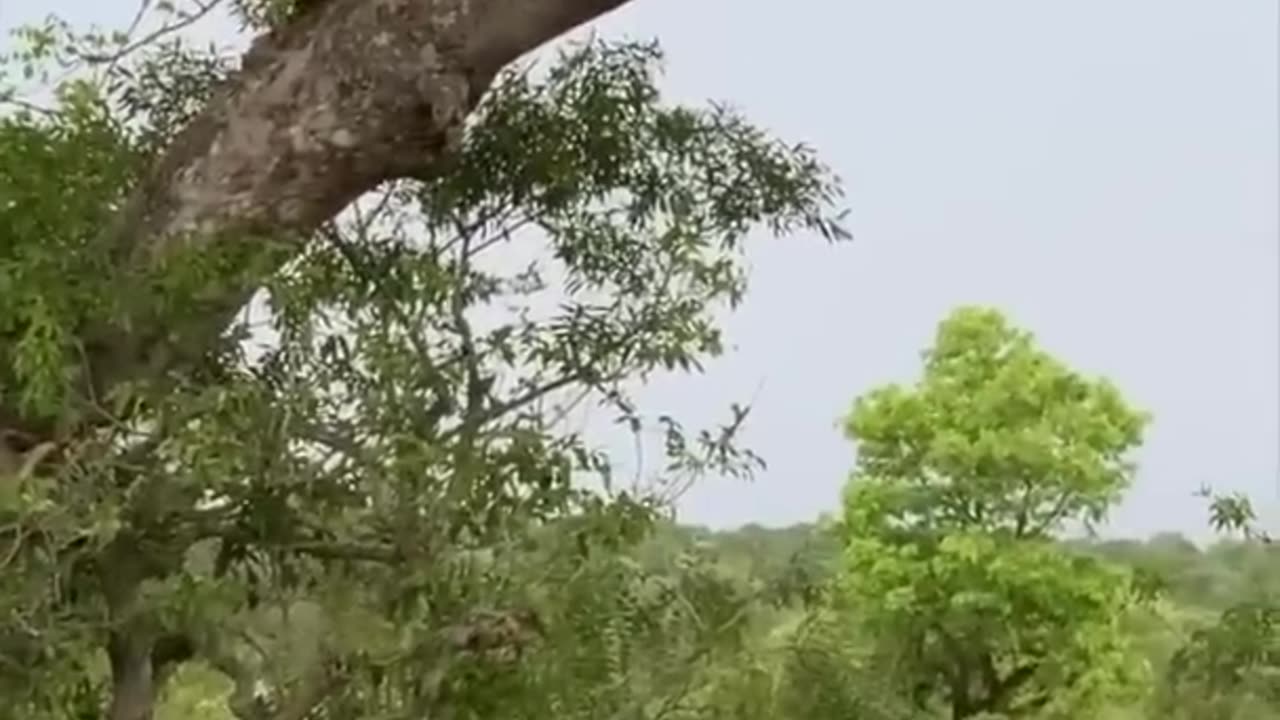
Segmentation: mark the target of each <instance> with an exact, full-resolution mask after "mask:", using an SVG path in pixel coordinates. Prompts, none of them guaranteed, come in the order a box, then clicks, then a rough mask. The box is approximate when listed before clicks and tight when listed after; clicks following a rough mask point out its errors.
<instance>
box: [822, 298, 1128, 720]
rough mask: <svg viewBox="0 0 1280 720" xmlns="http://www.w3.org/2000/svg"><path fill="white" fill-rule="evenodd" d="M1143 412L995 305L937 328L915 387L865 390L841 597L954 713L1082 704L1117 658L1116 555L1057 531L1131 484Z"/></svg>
mask: <svg viewBox="0 0 1280 720" xmlns="http://www.w3.org/2000/svg"><path fill="white" fill-rule="evenodd" d="M1145 423H1146V417H1145V415H1144V414H1143V413H1141V412H1139V411H1137V410H1134V409H1133V408H1131V407H1129V406H1128V405H1127V404H1126V403H1125V402H1124V400H1123V399H1122V398H1121V396H1120V393H1119V392H1118V391H1117V390H1116V389H1115V387H1113V386H1112V385H1111V384H1110V383H1108V382H1106V381H1105V380H1101V379H1090V378H1087V377H1085V376H1082V375H1080V374H1078V373H1076V372H1073V371H1072V370H1070V369H1069V368H1067V367H1066V366H1065V365H1063V364H1062V363H1061V362H1059V361H1058V360H1056V359H1054V358H1053V357H1051V356H1050V355H1049V354H1047V353H1046V352H1044V351H1043V350H1041V349H1039V348H1038V347H1037V346H1036V345H1035V343H1034V341H1033V338H1032V336H1031V335H1030V334H1028V333H1026V332H1023V331H1020V330H1018V329H1016V328H1014V327H1013V326H1011V325H1010V324H1009V323H1008V322H1007V321H1006V319H1005V318H1004V317H1003V316H1002V315H1001V314H1000V313H999V312H997V311H994V310H988V309H980V308H961V309H959V310H957V311H955V312H954V313H953V314H951V315H950V316H949V317H948V318H946V319H945V320H944V321H943V322H942V323H941V325H940V326H939V328H938V332H937V336H936V340H935V342H934V345H933V347H932V348H930V349H929V350H928V351H927V352H926V353H925V355H924V373H923V377H922V378H921V379H920V380H919V381H918V382H917V383H916V384H915V385H913V386H910V387H905V386H901V385H889V386H886V387H882V388H879V389H876V390H874V391H872V392H869V393H867V394H866V395H864V396H863V397H861V398H859V399H858V400H857V402H856V403H855V405H854V408H853V411H852V413H851V414H850V415H849V417H848V420H847V422H846V431H847V434H848V435H849V437H850V438H852V439H853V440H854V441H855V442H856V444H857V451H858V456H857V466H856V469H855V471H854V473H853V476H852V478H851V480H850V483H849V486H848V488H847V491H846V494H845V501H844V516H843V520H842V523H843V525H842V530H843V533H844V536H845V540H846V549H845V565H844V574H843V578H842V580H841V588H842V591H843V595H842V596H841V597H842V599H843V601H845V602H847V603H848V604H849V605H850V608H851V610H850V611H851V612H852V613H854V614H855V616H857V617H860V618H863V619H864V620H865V622H866V623H867V625H868V626H869V627H870V628H871V631H872V633H873V634H874V636H876V637H877V638H879V639H880V640H881V641H882V642H883V643H886V644H890V645H892V646H893V648H894V651H893V652H894V654H895V656H896V657H897V658H898V660H897V662H896V663H895V666H897V667H902V668H904V670H903V673H904V674H903V678H904V682H905V683H906V684H907V687H906V690H907V691H908V692H911V693H912V694H913V695H914V696H915V697H916V699H917V701H918V702H919V704H921V705H922V706H934V705H940V706H943V707H945V708H946V711H947V712H948V713H949V715H950V717H952V718H955V719H956V720H959V719H960V718H969V717H977V716H980V715H982V714H984V713H986V714H995V715H997V716H999V715H1003V716H1008V717H1030V716H1036V715H1037V714H1045V713H1053V712H1057V711H1063V712H1073V713H1081V712H1086V709H1085V708H1087V706H1088V704H1089V703H1090V702H1091V701H1093V700H1095V699H1097V698H1098V697H1099V696H1100V695H1101V694H1103V691H1104V690H1106V689H1107V688H1108V687H1110V686H1111V685H1113V684H1114V682H1115V681H1116V680H1117V678H1116V677H1114V676H1115V674H1116V673H1118V672H1119V671H1120V670H1121V669H1123V667H1124V665H1125V660H1126V652H1127V650H1126V645H1125V642H1124V638H1123V633H1122V632H1121V631H1120V622H1121V620H1122V616H1123V614H1124V613H1125V611H1126V609H1127V608H1129V607H1130V606H1131V605H1132V604H1133V603H1134V602H1135V601H1137V600H1138V599H1139V598H1140V597H1141V593H1140V592H1139V588H1138V587H1137V586H1135V584H1134V583H1132V582H1131V579H1130V577H1129V575H1128V573H1126V572H1125V571H1123V570H1120V569H1118V568H1116V567H1112V566H1109V565H1107V564H1105V563H1104V562H1102V561H1100V560H1097V559H1093V558H1090V557H1087V556H1085V555H1083V554H1076V553H1072V552H1069V551H1068V550H1066V549H1065V548H1063V547H1062V546H1061V545H1059V544H1058V543H1056V542H1055V540H1054V533H1055V532H1057V531H1059V530H1061V529H1062V528H1063V526H1064V525H1065V524H1066V523H1068V522H1072V521H1075V522H1083V523H1086V524H1088V523H1092V522H1096V521H1098V520H1100V519H1102V517H1103V516H1104V514H1105V513H1106V511H1107V509H1108V508H1109V507H1110V506H1111V505H1113V504H1114V503H1115V502H1116V501H1117V500H1118V499H1119V498H1120V497H1121V495H1122V493H1123V492H1124V490H1125V488H1126V487H1127V486H1128V484H1129V482H1130V479H1131V476H1132V473H1133V465H1132V464H1131V462H1130V461H1129V459H1128V455H1129V453H1130V451H1132V450H1133V449H1134V448H1135V447H1137V446H1138V444H1139V442H1140V440H1141V437H1142V431H1143V427H1144V425H1145Z"/></svg>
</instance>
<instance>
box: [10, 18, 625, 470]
mask: <svg viewBox="0 0 1280 720" xmlns="http://www.w3.org/2000/svg"><path fill="white" fill-rule="evenodd" d="M626 2H627V0H319V2H317V3H316V7H315V8H313V9H309V10H308V11H307V12H306V13H304V14H302V15H301V16H299V17H298V18H297V20H295V21H293V22H291V23H289V24H287V25H286V26H284V27H282V28H280V29H278V30H276V31H274V32H272V33H270V34H267V35H264V36H262V37H260V38H258V39H257V40H256V41H255V42H254V43H253V46H252V48H251V49H250V51H249V52H248V53H247V54H246V56H245V58H244V62H243V66H242V69H241V71H240V72H239V73H238V74H237V76H236V77H235V78H234V79H233V80H232V81H231V82H229V83H228V85H227V86H226V87H224V88H222V89H221V90H220V91H219V92H218V93H217V94H216V95H215V97H214V98H213V100H211V101H210V103H209V104H208V106H207V107H205V108H204V109H203V111H202V112H201V113H200V114H199V115H198V116H197V117H196V118H195V119H194V121H193V122H192V123H191V124H190V125H189V126H188V127H186V128H185V129H184V130H183V131H182V132H181V133H180V134H179V135H178V137H177V138H176V139H175V140H174V141H173V142H172V143H171V145H170V146H169V147H168V148H167V150H166V151H165V152H164V153H163V154H162V155H161V156H160V157H159V158H158V159H157V161H156V162H155V163H154V165H153V167H152V168H151V170H150V172H149V174H148V175H147V177H146V179H145V180H144V182H142V183H141V184H140V185H139V187H137V188H136V189H135V191H134V193H133V195H132V197H131V198H130V201H129V202H128V203H127V205H126V207H125V208H124V210H123V211H122V212H121V213H120V215H119V217H118V222H117V223H116V224H115V226H114V227H113V228H111V229H110V230H109V232H110V235H109V237H108V240H109V244H108V247H109V248H110V249H111V253H112V258H113V265H114V268H115V272H116V273H117V277H118V278H119V280H120V285H119V287H120V292H121V293H130V292H133V293H135V294H136V291H135V290H134V288H135V287H136V286H137V283H138V278H140V277H141V276H144V275H146V274H149V273H152V272H155V271H157V270H158V269H163V268H164V267H165V261H166V260H172V259H173V258H174V256H175V253H177V252H180V251H183V250H187V251H194V252H195V253H197V256H204V257H214V256H216V257H218V258H220V259H222V260H223V261H224V262H228V261H229V262H232V263H233V264H234V265H235V266H236V267H234V268H232V269H233V270H238V271H241V272H240V273H239V274H235V273H233V274H232V278H233V279H228V278H227V277H224V278H223V279H222V280H221V281H218V282H217V283H216V284H213V285H210V286H207V287H201V288H194V289H193V290H192V297H191V298H181V299H180V300H182V301H188V300H189V301H190V302H185V304H184V303H183V302H179V303H178V304H179V305H180V306H191V305H192V304H193V303H194V302H195V300H196V298H199V303H200V305H199V312H198V316H197V317H196V318H195V319H194V321H184V322H183V323H182V324H181V326H174V325H173V322H172V320H171V318H166V317H163V316H161V315H160V314H158V313H157V312H156V311H155V310H154V307H153V303H152V302H150V301H148V300H147V299H146V298H145V297H140V298H139V299H138V300H137V301H136V302H134V303H133V304H131V305H129V306H128V310H127V312H126V313H125V314H126V316H125V317H121V318H118V319H117V320H116V321H115V322H112V323H110V324H109V325H106V326H102V327H96V328H89V329H87V330H86V331H84V337H81V338H80V340H81V344H82V346H83V350H84V353H83V355H84V358H85V360H84V364H83V366H82V368H81V373H80V378H79V380H80V384H81V390H82V393H83V395H84V396H85V397H95V398H103V397H105V396H106V394H107V393H108V391H110V390H111V389H112V388H114V387H117V386H118V385H119V384H121V383H122V382H126V381H130V380H135V379H145V378H148V377H159V376H160V375H162V374H163V373H165V372H166V371H169V370H173V369H177V368H181V367H183V366H184V365H186V364H188V363H191V362H193V361H194V360H195V359H197V358H199V357H201V356H202V355H203V354H204V353H205V352H207V351H208V350H209V349H210V348H211V346H212V345H213V344H214V343H215V342H216V341H217V340H218V338H219V336H220V334H221V333H222V332H223V331H224V330H225V328H226V327H227V325H228V323H229V322H230V320H231V318H232V317H233V316H234V314H235V312H236V311H237V310H238V309H239V308H241V307H243V305H244V303H245V302H247V300H248V298H249V296H250V295H251V293H252V292H253V290H254V288H255V287H256V286H258V285H259V284H260V281H261V280H262V277H263V275H264V274H265V273H268V272H270V271H271V270H274V269H275V268H278V267H279V266H280V265H281V264H282V263H283V262H285V261H286V260H287V259H288V258H289V257H290V256H291V255H292V254H296V253H297V251H298V250H299V249H300V248H301V244H302V243H303V242H304V241H305V240H306V239H307V238H308V237H310V236H311V234H312V233H313V232H314V231H315V230H316V229H317V228H318V227H319V226H320V224H321V223H323V222H324V221H326V220H328V219H330V218H332V217H333V216H335V215H336V214H337V213H338V212H340V211H341V210H342V209H343V208H344V207H345V206H346V205H347V204H348V203H350V202H351V201H352V200H354V199H355V198H356V197H358V196H360V195H361V194H363V193H364V192H366V191H368V190H371V189H373V188H374V187H376V186H377V185H378V184H380V183H381V182H383V181H385V180H388V179H393V178H400V177H420V176H424V175H428V174H430V173H432V172H433V171H436V170H438V169H439V167H440V165H441V160H442V158H443V157H444V156H445V155H446V153H447V151H448V148H449V147H450V144H451V143H452V142H455V141H456V140H457V139H458V137H459V136H460V133H461V128H462V122H463V120H464V118H465V116H466V115H467V113H468V112H470V111H471V110H472V109H473V108H474V107H475V105H476V102H477V101H478V100H479V98H480V96H481V95H482V94H483V92H484V91H485V90H486V89H487V88H488V86H489V84H490V82H491V81H492V79H493V77H494V76H495V75H496V73H497V72H498V71H499V70H501V68H502V67H503V66H504V65H506V64H508V63H509V62H511V61H513V60H515V59H516V58H518V57H519V56H521V55H523V54H524V53H526V52H528V51H530V50H532V49H534V48H536V47H538V46H539V45H541V44H543V43H545V42H547V41H549V40H551V39H553V38H555V37H557V36H559V35H560V34H562V33H564V32H566V31H568V30H570V29H572V28H574V27H575V26H577V25H579V24H581V23H584V22H586V21H588V20H591V19H593V18H595V17H597V16H600V15H602V14H604V13H606V12H609V11H610V10H613V9H614V8H616V7H619V6H621V5H623V4H625V3H626ZM268 241H270V242H272V243H274V244H279V245H280V248H279V249H280V252H278V253H276V254H274V255H272V256H271V261H270V262H269V263H268V264H267V265H266V266H265V267H263V266H262V265H260V263H261V261H262V254H263V253H262V247H263V246H264V245H265V244H266V243H267V242H268ZM171 300H172V298H171ZM91 421H92V416H91V413H90V408H89V407H88V404H87V403H86V406H85V407H81V408H73V409H72V411H71V417H70V418H62V421H61V422H60V423H58V425H59V426H60V427H61V431H60V432H63V433H67V432H74V431H75V428H79V427H82V425H83V423H85V422H91ZM54 434H55V429H54V423H53V422H52V421H42V420H37V419H34V418H31V417H24V416H23V414H22V413H21V412H19V411H18V410H17V409H16V408H13V407H0V440H3V441H4V442H5V443H7V444H8V445H9V446H10V447H11V448H13V449H14V450H17V451H21V450H23V449H25V448H26V447H29V446H30V445H31V444H34V443H37V442H40V441H41V440H45V439H48V438H49V437H51V436H53V435H54ZM16 438H21V439H23V440H22V441H21V442H18V441H16V440H15V439H16Z"/></svg>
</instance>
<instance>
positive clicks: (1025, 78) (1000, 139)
mask: <svg viewBox="0 0 1280 720" xmlns="http://www.w3.org/2000/svg"><path fill="white" fill-rule="evenodd" d="M1278 6H1280V3H1277V1H1276V0H1230V1H1229V2H1224V1H1222V0H1198V1H1191V0H1071V1H1070V2H1068V1H1067V0H1055V1H1045V2H1035V3H1030V2H1026V1H1025V0H970V1H969V2H955V1H954V0H881V1H879V2H868V1H853V2H831V1H830V0H790V1H789V2H785V3H783V2H776V1H774V2H764V1H763V0H699V1H698V2H691V1H690V0H635V2H633V3H632V4H631V6H629V7H627V8H625V9H623V10H621V11H618V12H617V13H615V14H613V15H612V16H610V17H608V18H606V19H605V20H604V21H601V22H598V23H596V24H595V25H594V26H593V28H594V29H595V30H596V31H598V32H600V33H601V34H603V35H605V36H606V37H621V36H628V37H635V38H642V39H647V38H650V37H657V38H659V39H660V40H661V42H662V44H663V46H664V48H665V49H666V51H667V54H668V63H667V68H668V70H667V75H666V79H665V80H664V83H665V87H666V88H667V90H668V92H669V93H670V96H671V97H672V98H673V99H677V100H680V101H688V102H702V101H704V100H707V99H715V100H724V101H729V102H731V103H732V104H734V105H736V106H737V107H738V108H740V109H741V110H743V111H744V113H745V114H747V115H748V116H749V117H750V118H751V119H753V120H754V121H756V122H758V123H760V124H762V125H764V126H765V127H767V128H769V129H770V130H771V131H773V132H775V133H777V134H778V135H780V136H781V137H783V138H784V139H787V140H793V141H800V140H803V141H806V142H808V143H810V144H811V145H813V146H815V147H816V148H817V149H818V150H819V151H820V152H821V154H822V155H823V157H824V159H825V160H826V161H827V162H828V163H829V164H830V165H832V166H833V167H834V168H835V169H836V170H837V172H839V174H840V175H841V176H842V177H843V178H844V180H845V182H846V187H847V191H848V195H849V198H848V201H849V205H850V207H851V208H852V211H853V214H852V219H851V227H852V229H853V231H854V233H855V234H856V236H857V241H856V242H854V243H852V244H848V245H842V246H836V247H830V246H826V245H825V244H823V243H822V241H820V240H818V239H816V238H804V237H795V238H791V239H788V240H785V241H781V242H768V241H765V242H761V243H759V244H757V245H756V246H755V247H754V248H753V251H752V256H751V257H752V264H753V266H754V271H753V280H752V283H753V284H752V292H751V295H750V298H749V300H748V302H747V303H746V305H745V307H743V308H742V309H741V310H740V311H739V312H738V313H737V314H736V315H735V316H734V317H732V318H731V319H730V321H729V337H730V340H731V341H732V342H733V343H734V344H735V345H736V350H735V352H733V353H732V354H731V356H729V357H727V358H725V359H723V360H721V361H719V362H717V363H715V364H714V365H712V366H711V367H710V368H709V371H708V374H707V375H706V376H703V377H699V378H695V379H673V380H670V381H664V382H659V383H656V384H654V385H653V386H651V387H650V388H648V389H647V390H646V391H645V394H644V399H645V400H646V404H647V405H648V406H649V407H650V408H652V409H655V410H660V411H667V412H671V413H672V414H675V415H678V416H680V417H684V418H688V419H689V420H690V422H691V424H696V423H697V422H699V421H702V422H711V421H714V420H717V419H719V418H720V417H721V416H722V415H723V412H722V411H723V409H724V408H725V407H726V406H727V404H728V403H729V402H732V401H735V400H748V399H751V400H753V401H754V406H755V410H754V412H753V415H752V421H751V424H750V426H749V428H748V433H747V435H746V440H747V442H748V444H749V445H750V446H752V447H753V448H754V449H756V450H757V451H758V452H760V453H761V454H762V455H763V456H764V457H765V458H766V459H767V460H768V461H769V469H768V471H767V472H766V473H764V474H763V475H762V476H761V477H760V478H758V479H757V480H756V482H755V483H753V484H750V485H744V484H741V483H738V482H731V481H718V482H704V483H703V484H702V485H700V486H698V487H696V488H695V489H694V490H692V491H691V492H690V493H689V494H688V495H687V496H686V497H685V499H684V501H683V504H682V514H683V519H685V520H688V521H692V522H700V523H706V524H710V525H714V526H726V525H737V524H741V523H745V522H760V523H764V524H770V525H774V524H783V523H789V522H794V521H799V520H808V519H812V518H814V517H816V516H817V514H818V513H820V512H824V511H830V510H834V509H835V507H836V502H837V498H838V496H839V490H840V487H841V486H842V484H843V483H844V481H845V478H846V476H847V472H848V470H849V467H850V464H851V461H852V450H851V447H850V446H849V444H848V443H847V442H846V441H845V440H844V439H843V438H842V437H841V436H840V434H839V432H838V431H837V429H836V427H835V424H836V421H837V419H838V418H839V416H840V415H842V414H843V413H844V412H845V411H846V410H847V408H848V406H849V404H850V402H851V400H852V398H853V397H855V396H856V395H858V394H859V393H861V392H864V391H865V390H867V389H869V388H871V387H873V386H875V385H877V384H879V383H882V382H885V381H889V380H904V379H909V378H911V377H912V376H913V375H914V374H915V373H916V372H917V370H918V367H919V352H920V350H921V349H922V348H924V347H925V346H926V345H928V343H929V341H930V339H931V335H932V333H933V330H934V328H935V326H936V324H937V322H938V321H939V320H940V319H941V318H942V317H943V316H944V315H945V314H946V313H947V312H948V311H949V310H950V309H951V308H953V307H954V306H956V305H959V304H969V303H983V304H992V305H996V306H998V307H1000V308H1002V309H1003V310H1005V311H1006V312H1007V313H1008V314H1009V315H1010V316H1011V317H1012V318H1013V319H1014V320H1015V321H1016V322H1017V323H1019V324H1021V325H1023V326H1024V327H1027V328H1028V329H1030V330H1032V331H1034V332H1035V333H1036V334H1037V336H1038V337H1039V338H1040V339H1041V341H1042V342H1043V343H1044V345H1045V346H1047V347H1048V348H1049V349H1050V350H1051V351H1053V352H1055V353H1057V354H1059V356H1060V357H1061V358H1062V359H1064V360H1065V361H1066V362H1068V363H1070V364H1072V365H1075V366H1076V367H1078V368H1081V369H1084V370H1086V371H1089V372H1094V373H1101V374H1105V375H1107V376H1108V377H1110V378H1112V379H1113V380H1114V381H1115V382H1116V383H1117V384H1119V386H1120V387H1121V388H1122V389H1123V390H1124V391H1125V392H1126V393H1127V394H1128V396H1129V397H1130V398H1131V399H1132V401H1133V402H1135V403H1137V404H1138V405H1140V406H1142V407H1143V408H1145V409H1147V410H1149V411H1151V412H1152V413H1153V414H1154V416H1155V423H1154V425H1153V426H1152V428H1151V431H1150V433H1149V436H1148V440H1147V442H1146V445H1145V447H1144V449H1143V451H1142V453H1141V455H1140V461H1141V472H1140V477H1139V480H1138V483H1137V485H1136V487H1135V488H1134V490H1133V492H1132V493H1131V495H1130V497H1129V500H1128V501H1127V502H1126V504H1125V505H1124V507H1122V508H1121V509H1120V510H1119V511H1118V512H1116V513H1115V514H1114V515H1113V522H1112V531H1113V532H1114V533H1116V534H1125V535H1136V534H1146V533H1149V532H1153V531H1157V530H1182V531H1186V532H1188V533H1192V534H1195V535H1203V529H1204V525H1205V517H1206V514H1205V508H1204V505H1203V502H1202V501H1200V500H1198V499H1196V498H1194V497H1192V493H1193V491H1194V490H1195V489H1196V488H1197V487H1199V486H1200V485H1201V484H1203V483H1210V484H1212V485H1214V486H1216V487H1218V488H1221V489H1227V490H1241V491H1246V492H1249V493H1251V494H1252V495H1253V496H1254V497H1255V499H1256V501H1258V502H1259V503H1260V504H1261V505H1263V506H1264V507H1269V508H1271V509H1272V510H1274V506H1275V505H1276V504H1277V502H1276V501H1277V499H1278V493H1277V485H1278V481H1280V450H1278V446H1280V442H1278V440H1280V422H1278V419H1277V415H1278V413H1277V409H1278V407H1280V384H1278V382H1277V379H1278V378H1280V353H1278V349H1280V331H1278V328H1280V312H1278V310H1280V281H1278V275H1280V227H1278V219H1280V207H1278V202H1277V197H1280V187H1278V176H1280V150H1278V147H1277V139H1278V137H1280V129H1278V128H1280V119H1278V116H1277V104H1278V102H1277V98H1278V96H1280V88H1278V84H1277V65H1278V61H1277V56H1278V54H1280V53H1278V52H1277V36H1278V35H1280V17H1278V15H1280V12H1278ZM134 8H135V4H134V0H44V1H43V2H37V1H36V0H0V26H2V27H4V28H6V29H7V28H10V27H12V26H14V25H15V24H18V23H22V22H28V21H31V20H34V19H37V18H38V17H40V16H41V15H43V14H44V13H45V12H50V11H51V12H56V13H58V14H60V15H62V16H63V17H65V18H67V19H69V20H71V21H73V22H75V23H87V22H100V23H106V24H110V25H121V24H124V23H125V22H127V20H128V18H129V16H130V15H131V14H132V12H133V10H134ZM227 39H228V40H230V38H227Z"/></svg>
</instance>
